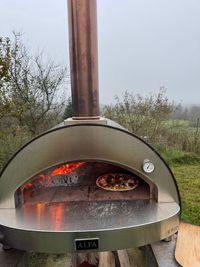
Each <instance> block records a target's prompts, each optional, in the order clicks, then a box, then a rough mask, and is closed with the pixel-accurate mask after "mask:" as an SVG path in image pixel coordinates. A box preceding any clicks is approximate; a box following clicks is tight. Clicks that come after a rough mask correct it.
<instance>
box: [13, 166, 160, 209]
mask: <svg viewBox="0 0 200 267" xmlns="http://www.w3.org/2000/svg"><path fill="white" fill-rule="evenodd" d="M155 193H156V190H155V188H154V185H153V183H152V182H150V181H148V182H147V181H144V179H141V178H140V177H139V176H138V175H135V174H133V173H131V172H130V171H127V170H126V169H124V168H122V167H119V166H116V165H113V164H110V163H103V162H73V163H66V164H63V165H60V166H57V167H53V168H50V169H48V170H46V171H44V172H42V173H39V174H38V175H36V176H35V177H33V178H32V179H31V180H30V181H29V182H28V183H26V184H24V185H23V186H21V187H20V188H19V189H18V190H17V192H16V197H15V199H16V203H17V206H18V205H22V204H26V203H32V204H33V203H35V204H37V203H41V204H42V203H43V204H46V203H57V202H74V201H78V202H81V201H101V200H109V201H110V200H113V201H114V200H133V199H151V198H156V195H155Z"/></svg>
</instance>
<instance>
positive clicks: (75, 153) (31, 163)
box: [0, 0, 180, 253]
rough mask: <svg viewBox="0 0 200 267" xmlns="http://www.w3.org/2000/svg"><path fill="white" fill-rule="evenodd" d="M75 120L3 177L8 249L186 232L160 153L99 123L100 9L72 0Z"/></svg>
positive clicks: (36, 143) (81, 247) (44, 138)
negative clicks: (98, 14)
mask: <svg viewBox="0 0 200 267" xmlns="http://www.w3.org/2000/svg"><path fill="white" fill-rule="evenodd" d="M68 9H69V35H70V56H71V77H72V97H73V108H74V117H73V118H71V119H68V120H66V121H64V122H63V123H62V124H60V125H59V126H56V127H55V128H53V129H50V130H49V131H47V132H45V133H43V134H41V135H40V136H38V137H36V138H34V139H33V140H31V141H30V142H29V143H27V144H26V145H24V146H23V147H22V148H21V149H20V150H19V151H18V152H17V153H16V154H15V155H14V156H13V157H12V158H11V160H10V161H9V162H8V164H7V165H6V166H5V168H4V170H3V172H2V174H1V178H0V233H1V235H0V242H2V243H3V244H4V245H8V246H11V247H14V248H18V249H22V250H34V251H38V252H49V253H64V252H74V251H105V250H117V249H122V248H129V247H135V246H143V245H146V244H149V243H152V242H155V241H157V240H162V239H165V238H167V237H169V236H171V235H172V234H174V233H175V232H177V230H178V223H179V213H180V199H179V193H178V189H177V186H176V182H175V179H174V177H173V174H172V172H171V171H170V169H169V167H168V166H167V164H166V163H165V161H164V160H163V159H162V158H161V156H160V155H159V154H158V153H157V152H156V151H155V150H154V149H153V148H152V147H151V146H150V145H149V144H147V143H146V142H145V141H144V140H143V139H141V138H140V137H138V136H136V135H134V134H132V133H130V132H129V131H127V130H125V129H124V128H123V127H121V126H120V125H118V124H117V123H115V122H113V121H110V120H108V119H105V118H100V117H99V111H98V78H97V38H96V2H95V1H94V0H91V1H88V0H69V1H68Z"/></svg>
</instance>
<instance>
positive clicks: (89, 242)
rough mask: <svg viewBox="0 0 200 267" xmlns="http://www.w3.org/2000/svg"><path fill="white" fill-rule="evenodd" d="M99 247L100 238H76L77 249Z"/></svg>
mask: <svg viewBox="0 0 200 267" xmlns="http://www.w3.org/2000/svg"><path fill="white" fill-rule="evenodd" d="M92 249H99V238H90V239H75V250H77V251H79V250H92Z"/></svg>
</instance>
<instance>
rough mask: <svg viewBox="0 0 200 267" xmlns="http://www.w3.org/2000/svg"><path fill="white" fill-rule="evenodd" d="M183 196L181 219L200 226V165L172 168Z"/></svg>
mask: <svg viewBox="0 0 200 267" xmlns="http://www.w3.org/2000/svg"><path fill="white" fill-rule="evenodd" d="M171 169H172V171H173V173H174V175H175V178H176V181H177V184H178V188H179V191H180V195H181V204H182V213H181V218H182V220H183V221H185V222H189V223H192V224H196V225H200V164H194V165H191V164H188V165H185V164H184V165H181V164H180V165H176V166H171Z"/></svg>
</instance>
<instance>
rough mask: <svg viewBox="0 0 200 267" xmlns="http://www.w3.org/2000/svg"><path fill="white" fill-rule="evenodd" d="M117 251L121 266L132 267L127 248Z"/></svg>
mask: <svg viewBox="0 0 200 267" xmlns="http://www.w3.org/2000/svg"><path fill="white" fill-rule="evenodd" d="M117 253H118V257H119V262H120V267H131V265H130V261H129V256H128V253H127V250H125V249H123V250H118V251H117Z"/></svg>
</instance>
